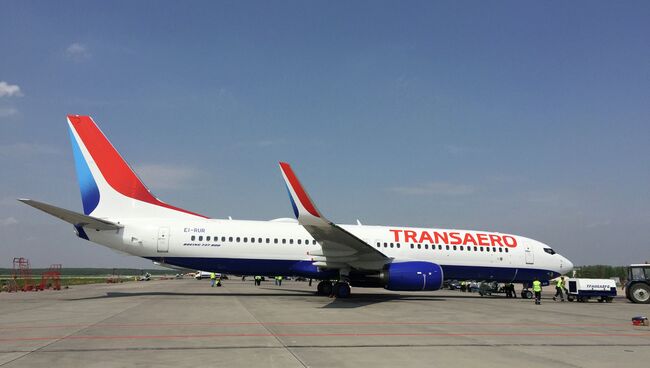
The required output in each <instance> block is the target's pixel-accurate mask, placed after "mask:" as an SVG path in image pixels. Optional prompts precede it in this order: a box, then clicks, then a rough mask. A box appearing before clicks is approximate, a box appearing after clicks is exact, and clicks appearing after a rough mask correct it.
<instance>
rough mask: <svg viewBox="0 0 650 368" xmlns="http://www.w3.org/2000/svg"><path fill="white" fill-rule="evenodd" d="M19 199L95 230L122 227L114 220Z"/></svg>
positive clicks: (74, 223)
mask: <svg viewBox="0 0 650 368" xmlns="http://www.w3.org/2000/svg"><path fill="white" fill-rule="evenodd" d="M18 200H19V201H21V202H23V203H25V204H28V205H30V206H32V207H34V208H37V209H39V210H41V211H43V212H45V213H48V214H50V215H52V216H54V217H58V218H60V219H61V220H63V221H65V222H69V223H71V224H72V225H75V226H83V227H88V228H91V229H96V230H117V229H119V228H121V227H122V225H118V224H116V223H114V222H110V221H106V220H102V219H98V218H96V217H92V216H88V215H83V214H81V213H78V212H74V211H70V210H66V209H64V208H60V207H56V206H52V205H51V204H47V203H43V202H38V201H34V200H31V199H18Z"/></svg>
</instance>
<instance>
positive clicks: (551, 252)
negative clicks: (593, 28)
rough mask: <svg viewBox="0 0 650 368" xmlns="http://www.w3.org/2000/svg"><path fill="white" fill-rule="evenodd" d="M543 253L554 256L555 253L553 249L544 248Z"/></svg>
mask: <svg viewBox="0 0 650 368" xmlns="http://www.w3.org/2000/svg"><path fill="white" fill-rule="evenodd" d="M544 252H546V253H548V254H555V251H554V250H553V249H551V248H544Z"/></svg>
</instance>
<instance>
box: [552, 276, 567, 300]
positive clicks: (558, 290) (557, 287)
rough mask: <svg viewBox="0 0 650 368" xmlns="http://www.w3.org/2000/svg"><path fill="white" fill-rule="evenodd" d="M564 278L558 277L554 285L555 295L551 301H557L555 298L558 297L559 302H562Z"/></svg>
mask: <svg viewBox="0 0 650 368" xmlns="http://www.w3.org/2000/svg"><path fill="white" fill-rule="evenodd" d="M563 291H564V277H560V278H559V279H557V283H556V284H555V295H554V296H553V300H557V296H558V295H559V296H560V301H562V302H563V301H564V293H563Z"/></svg>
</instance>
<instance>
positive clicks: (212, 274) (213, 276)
mask: <svg viewBox="0 0 650 368" xmlns="http://www.w3.org/2000/svg"><path fill="white" fill-rule="evenodd" d="M215 281H217V275H216V274H215V273H214V272H210V287H214V282H215Z"/></svg>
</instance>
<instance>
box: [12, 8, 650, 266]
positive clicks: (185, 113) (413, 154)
mask: <svg viewBox="0 0 650 368" xmlns="http://www.w3.org/2000/svg"><path fill="white" fill-rule="evenodd" d="M649 20H650V5H649V4H648V2H645V1H638V2H637V1H627V2H623V3H614V2H605V1H583V2H581V1H575V2H564V1H545V2H535V3H532V2H524V3H522V2H519V1H513V2H509V1H500V2H484V1H476V2H473V1H446V2H442V1H438V2H429V1H424V2H402V1H391V2H385V1H368V2H354V3H350V2H346V1H341V2H336V1H335V2H331V1H330V2H303V1H281V2H269V1H260V2H254V1H250V2H249V1H245V2H242V1H229V2H216V1H207V2H198V1H195V2H191V3H189V4H188V3H186V2H166V1H155V2H154V1H151V2H144V1H140V2H132V1H121V2H89V1H80V2H70V1H62V2H30V1H4V2H2V4H1V5H0V50H2V51H1V53H0V169H1V172H2V175H1V176H0V267H1V266H5V267H6V266H10V265H11V259H12V258H13V257H17V256H26V257H29V258H30V259H31V260H32V264H34V265H36V266H47V265H49V264H50V263H63V264H64V266H106V267H117V266H135V267H146V266H149V265H150V263H149V262H148V261H144V260H139V259H137V258H133V257H128V256H124V255H119V254H116V253H113V252H112V251H110V250H107V249H105V248H103V247H101V246H98V245H93V244H91V243H88V242H85V241H82V240H79V239H77V238H75V237H74V235H73V233H72V229H71V227H70V226H67V225H66V224H65V223H62V222H60V221H57V220H56V219H54V218H51V217H49V216H47V215H45V214H42V213H40V212H38V211H36V210H34V209H32V208H29V207H27V206H24V205H22V204H20V203H18V202H16V201H15V198H18V197H29V198H34V199H38V200H43V201H46V202H50V203H53V204H55V205H59V206H62V207H66V208H70V209H77V210H80V209H81V201H80V196H79V190H78V187H77V183H76V178H75V173H74V165H73V162H72V153H71V149H70V143H69V139H68V136H67V134H68V133H67V128H66V122H65V115H66V114H69V113H75V114H89V115H92V116H93V117H94V119H95V120H96V121H97V122H98V123H99V124H100V126H101V127H102V129H103V131H104V132H105V133H106V134H107V135H108V137H109V138H110V139H111V141H112V142H113V144H114V145H115V146H116V147H117V148H118V150H120V152H121V153H122V155H123V156H125V158H126V159H127V160H128V161H129V162H130V164H131V165H132V166H133V167H134V168H135V169H136V171H137V172H138V174H139V175H140V176H141V177H142V178H143V180H144V181H145V183H146V184H147V185H148V186H149V187H150V189H151V190H152V191H153V192H154V193H155V194H156V195H157V196H158V197H160V198H161V199H163V200H165V201H167V202H170V203H172V204H175V205H177V206H180V207H184V208H187V209H190V210H194V211H197V212H199V213H203V214H206V215H208V216H211V217H216V218H224V217H227V216H233V217H234V218H240V219H260V220H266V219H272V218H277V217H290V216H291V215H292V211H291V207H290V204H289V201H288V198H287V196H286V190H285V189H284V184H283V182H282V177H281V175H280V173H279V169H278V166H277V162H278V161H280V160H286V161H289V162H291V163H292V165H293V167H294V169H295V170H296V171H297V173H298V175H299V177H300V178H301V180H302V181H303V184H305V185H306V186H307V188H308V190H309V191H310V193H311V195H312V197H313V199H314V200H315V201H316V203H317V205H318V207H319V209H320V210H321V211H322V212H323V213H325V214H326V215H327V216H328V217H329V218H330V219H332V220H334V221H336V222H342V223H352V222H354V221H355V220H356V219H357V218H359V219H360V220H361V221H362V222H363V223H367V224H393V225H411V226H430V227H454V228H469V229H483V230H494V231H501V232H510V233H515V234H519V235H524V236H529V237H532V238H534V239H537V240H540V241H542V242H544V243H547V244H549V245H551V246H552V247H554V248H555V249H557V250H558V251H559V252H560V253H562V254H564V255H566V256H567V257H568V258H569V259H571V260H572V261H574V263H577V264H594V263H607V264H627V263H630V262H639V261H645V260H650V251H649V249H650V247H649V246H648V240H647V239H648V229H649V228H650V189H649V188H650V186H649V184H650V164H649V162H650V161H649V158H650V148H649V147H650V146H649V145H648V142H649V141H650V122H649V121H648V120H649V117H650V44H649V43H648V35H649V34H650V22H649ZM2 82H4V84H3V83H2Z"/></svg>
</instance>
